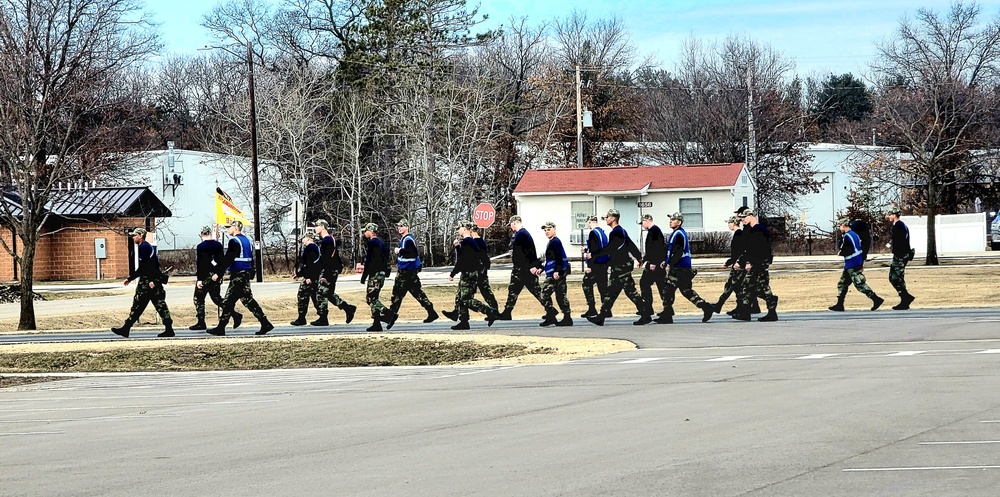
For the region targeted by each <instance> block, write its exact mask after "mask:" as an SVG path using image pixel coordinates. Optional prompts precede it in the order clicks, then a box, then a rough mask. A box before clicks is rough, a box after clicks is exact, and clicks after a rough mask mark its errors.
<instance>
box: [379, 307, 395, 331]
mask: <svg viewBox="0 0 1000 497" xmlns="http://www.w3.org/2000/svg"><path fill="white" fill-rule="evenodd" d="M379 319H381V320H382V321H385V329H387V330H391V329H392V325H394V324H396V320H397V319H399V314H397V313H395V312H392V309H389V308H388V307H386V308H385V309H382V315H381V316H380V318H379Z"/></svg>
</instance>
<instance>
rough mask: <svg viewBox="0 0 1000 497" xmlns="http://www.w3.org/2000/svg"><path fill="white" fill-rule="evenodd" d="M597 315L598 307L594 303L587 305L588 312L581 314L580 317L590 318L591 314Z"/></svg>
mask: <svg viewBox="0 0 1000 497" xmlns="http://www.w3.org/2000/svg"><path fill="white" fill-rule="evenodd" d="M596 315H597V309H596V308H594V304H590V306H588V307H587V312H585V313H583V314H580V317H581V318H589V317H590V316H596Z"/></svg>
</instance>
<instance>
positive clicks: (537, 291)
mask: <svg viewBox="0 0 1000 497" xmlns="http://www.w3.org/2000/svg"><path fill="white" fill-rule="evenodd" d="M508 224H509V225H510V229H511V231H513V232H514V237H513V238H512V239H511V241H510V245H511V247H510V252H511V254H510V255H511V262H513V265H514V268H513V269H511V272H510V285H509V286H508V287H507V303H506V304H505V305H504V307H503V312H501V313H500V316H499V317H497V319H500V320H507V321H509V320H510V319H511V316H510V313H511V311H513V310H514V304H516V303H517V296H518V295H519V294H520V293H521V290H523V289H525V288H527V289H528V291H529V292H530V293H531V295H532V296H533V297H535V299H536V300H538V303H539V304H541V306H542V307H545V302H544V301H543V300H542V287H541V286H540V285H539V284H538V274H537V273H536V272H534V271H532V269H534V268H535V267H536V266H537V265H538V253H537V252H536V251H535V240H534V239H533V238H531V234H530V233H528V230H526V229H524V226H522V224H521V216H511V217H510V222H509V223H508Z"/></svg>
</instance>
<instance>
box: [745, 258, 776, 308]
mask: <svg viewBox="0 0 1000 497" xmlns="http://www.w3.org/2000/svg"><path fill="white" fill-rule="evenodd" d="M767 267H768V266H766V265H759V266H753V268H752V269H750V270H749V271H747V274H746V276H745V277H744V278H743V296H742V298H740V305H742V306H743V307H744V308H747V309H749V308H750V302H751V301H752V300H753V299H757V298H762V299H764V303H765V304H767V309H768V310H770V309H775V308H777V307H778V297H776V296H775V295H774V294H773V293H771V273H770V272H768V270H767ZM736 294H737V296H739V292H736Z"/></svg>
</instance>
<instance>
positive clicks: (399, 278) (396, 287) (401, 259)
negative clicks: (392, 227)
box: [389, 219, 438, 323]
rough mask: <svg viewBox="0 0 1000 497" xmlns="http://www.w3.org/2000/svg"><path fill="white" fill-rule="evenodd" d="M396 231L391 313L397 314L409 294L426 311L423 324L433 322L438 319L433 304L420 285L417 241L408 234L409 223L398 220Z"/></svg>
mask: <svg viewBox="0 0 1000 497" xmlns="http://www.w3.org/2000/svg"><path fill="white" fill-rule="evenodd" d="M396 231H398V232H399V236H400V237H401V238H400V239H399V246H398V247H396V248H395V249H394V251H395V253H396V282H395V283H393V285H392V303H391V304H389V307H390V308H391V309H392V312H393V313H399V308H400V306H401V305H402V304H403V297H405V296H406V293H407V292H409V293H410V295H413V298H415V299H417V302H419V303H420V305H421V306H423V308H424V310H426V311H427V318H425V319H424V322H425V323H430V322H433V321H434V320H436V319H437V318H438V313H437V312H436V311H435V310H434V304H433V303H431V300H430V299H429V298H427V294H425V293H424V290H423V288H422V287H421V285H420V269H421V267H422V266H421V262H420V250H419V249H418V248H417V240H416V239H415V238H414V237H413V235H411V234H410V222H409V221H407V220H406V219H400V220H399V222H398V223H396Z"/></svg>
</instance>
